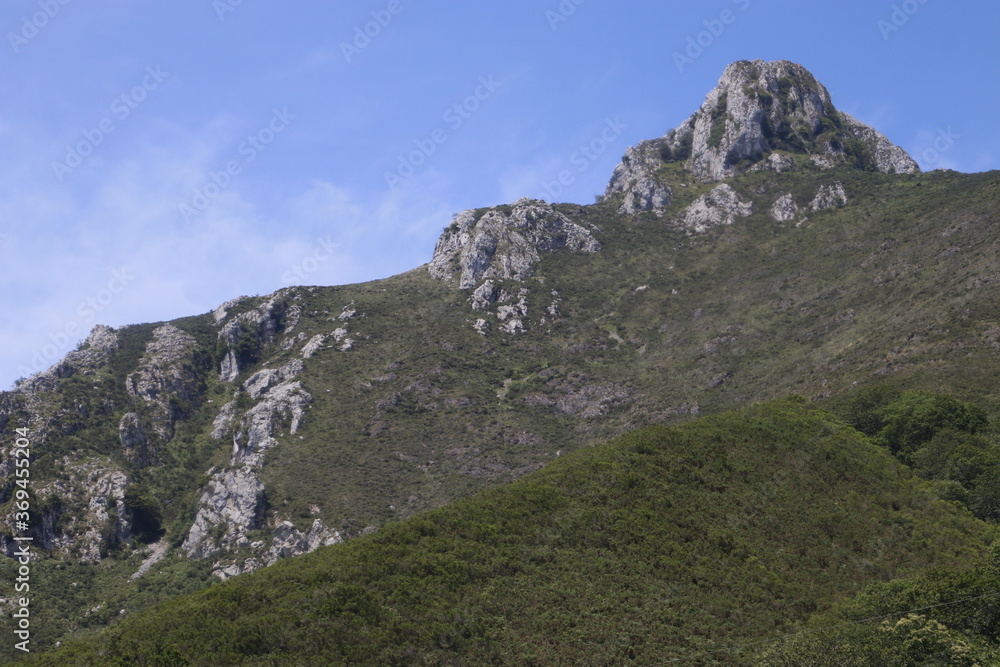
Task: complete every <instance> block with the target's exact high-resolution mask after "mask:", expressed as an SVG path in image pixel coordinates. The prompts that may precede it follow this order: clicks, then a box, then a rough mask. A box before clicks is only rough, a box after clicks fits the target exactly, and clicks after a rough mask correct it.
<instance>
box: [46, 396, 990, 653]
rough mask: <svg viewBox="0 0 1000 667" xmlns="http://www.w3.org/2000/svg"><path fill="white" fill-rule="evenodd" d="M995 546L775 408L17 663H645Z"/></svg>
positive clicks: (589, 465) (801, 411)
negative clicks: (870, 585)
mask: <svg viewBox="0 0 1000 667" xmlns="http://www.w3.org/2000/svg"><path fill="white" fill-rule="evenodd" d="M990 533H991V530H990V529H989V528H987V527H986V526H985V525H984V524H982V523H980V522H977V521H975V520H974V519H972V518H971V517H969V516H968V515H967V514H966V513H962V512H960V511H958V510H956V509H955V508H954V507H953V506H951V505H949V504H947V503H944V502H941V501H939V500H936V499H934V498H933V497H932V494H930V493H929V492H927V491H925V490H924V488H923V487H922V486H921V484H920V483H918V482H917V481H916V480H914V479H913V478H912V477H911V475H910V474H909V472H908V471H907V469H905V468H903V467H901V466H899V465H898V464H896V463H895V462H894V461H892V460H891V458H890V457H889V456H888V455H887V454H886V453H885V452H884V451H883V450H880V449H878V448H876V447H874V446H873V445H871V444H870V443H869V442H868V441H867V440H866V439H865V438H864V437H863V436H861V435H860V434H858V433H857V432H855V431H853V430H852V429H850V428H848V427H846V426H844V425H843V424H841V423H839V422H837V421H836V420H835V419H833V418H832V417H830V416H829V415H828V414H827V413H825V412H823V411H822V410H820V409H818V408H816V407H815V406H813V405H810V404H807V403H805V402H804V401H801V400H799V399H786V400H782V401H778V402H774V403H770V404H759V405H753V406H750V407H747V408H744V409H741V410H739V411H735V412H730V413H725V414H721V415H716V416H712V417H707V418H703V419H699V420H697V421H694V422H690V423H688V424H685V425H681V426H678V427H673V428H666V427H651V428H648V429H645V430H642V431H638V432H634V433H630V434H627V435H625V436H623V437H620V438H618V439H616V440H615V441H613V442H611V443H610V444H607V445H602V446H600V447H596V448H589V449H587V450H584V451H580V452H577V453H576V454H573V455H569V456H565V457H562V458H561V459H559V460H558V461H556V462H554V463H553V464H551V465H549V466H547V467H546V468H545V469H543V470H541V471H539V472H536V473H534V474H532V475H530V476H528V477H527V478H525V479H523V480H521V481H519V482H516V483H514V484H511V485H508V486H505V487H503V488H499V489H494V490H491V491H488V492H485V493H483V494H480V495H478V496H475V497H472V498H469V499H466V500H462V501H459V502H457V503H455V504H453V505H450V506H448V507H445V508H442V509H439V510H434V511H431V512H429V513H425V514H422V515H420V516H417V517H412V518H410V519H407V520H404V521H401V522H397V523H392V524H389V525H387V526H386V527H385V528H384V529H383V530H381V531H380V532H379V533H377V534H375V535H372V536H368V537H362V538H358V539H356V540H353V541H351V542H348V543H346V544H343V545H338V546H336V547H331V548H325V549H321V550H320V551H317V552H315V553H313V554H310V555H307V556H303V557H300V558H296V559H292V560H290V561H285V562H281V563H279V564H277V565H275V566H273V567H271V568H268V569H267V570H264V571H261V572H258V573H254V574H252V575H248V576H244V577H239V578H237V579H234V580H231V581H228V582H225V583H223V584H219V585H216V586H213V587H211V588H210V589H208V590H205V591H201V592H199V593H196V594H194V595H190V596H182V597H178V598H174V599H173V600H171V601H169V602H167V603H166V604H164V605H162V606H160V607H157V608H155V609H154V610H152V611H150V612H147V613H144V614H139V615H136V616H133V617H128V618H125V619H123V620H122V621H121V622H120V623H119V624H118V625H116V626H115V627H113V628H111V629H110V630H109V631H107V632H105V633H104V634H102V635H98V636H96V637H94V638H93V639H89V640H84V641H82V642H81V643H77V644H71V645H69V646H64V647H63V648H62V649H60V650H58V651H56V652H54V653H51V654H49V655H47V656H43V657H41V658H36V659H35V660H34V663H33V664H48V665H72V664H106V665H109V664H119V663H118V662H116V661H117V660H123V661H125V662H123V663H121V664H171V665H173V664H201V665H224V664H236V663H243V662H246V663H248V664H317V663H322V662H329V663H331V664H336V663H339V662H346V661H359V662H365V663H368V664H449V663H450V664H484V663H491V662H492V663H497V664H539V665H541V664H546V665H548V664H574V665H575V664H620V663H623V662H627V661H629V660H632V659H635V660H636V661H638V662H639V663H640V664H650V663H652V662H655V661H664V660H669V659H671V658H675V657H678V658H679V657H686V656H690V655H692V654H696V653H701V652H705V651H712V650H715V649H720V648H725V647H729V646H732V645H735V644H739V643H741V642H744V641H746V640H749V639H754V638H760V637H768V636H771V635H773V634H775V633H778V632H780V631H782V629H784V628H787V627H789V625H790V624H792V623H793V622H794V621H796V620H797V619H800V618H802V617H804V616H806V615H808V614H810V613H811V612H814V611H817V610H822V609H825V608H827V607H828V606H829V605H831V604H833V603H834V602H836V601H837V600H838V599H842V598H843V597H845V596H847V595H850V594H852V593H854V592H856V591H857V590H858V589H859V588H860V587H861V586H862V585H863V584H865V583H868V582H872V581H880V580H887V579H890V578H893V577H896V576H900V575H904V574H907V573H914V572H919V571H922V570H923V569H925V568H926V567H928V566H930V565H932V564H946V565H959V564H961V563H963V562H965V561H967V560H970V559H973V558H976V557H978V556H980V555H981V554H982V553H983V551H984V548H985V544H986V542H987V541H988V539H989V537H990ZM716 659H717V660H718V661H720V663H725V662H726V661H727V660H734V661H737V662H738V661H739V660H738V659H737V657H736V656H735V655H733V654H730V653H718V654H713V655H712V656H711V657H710V658H706V659H705V660H703V662H702V664H712V661H713V660H716ZM742 659H747V656H743V658H742ZM271 661H275V662H271Z"/></svg>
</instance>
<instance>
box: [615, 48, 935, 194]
mask: <svg viewBox="0 0 1000 667" xmlns="http://www.w3.org/2000/svg"><path fill="white" fill-rule="evenodd" d="M776 151H784V152H786V153H792V154H794V153H798V154H808V155H812V156H814V157H819V158H822V160H821V161H817V165H818V166H821V167H824V168H825V166H833V165H835V164H837V163H847V164H853V165H856V166H859V167H863V168H872V169H875V170H877V171H880V172H883V173H887V174H910V173H916V172H918V171H919V170H920V169H919V167H918V166H917V163H916V162H915V161H914V160H913V159H912V158H911V157H910V156H909V155H907V153H906V151H904V150H903V149H902V148H899V147H898V146H895V145H894V144H893V143H892V142H891V141H889V140H888V139H887V138H886V137H884V136H883V135H881V134H880V133H878V132H877V131H875V130H874V129H872V128H871V127H869V126H868V125H865V124H864V123H862V122H860V121H858V120H857V119H855V118H852V117H851V116H849V115H847V114H845V113H842V112H840V111H837V110H836V109H835V108H834V106H833V103H832V102H831V99H830V94H829V92H828V91H827V90H826V88H825V87H823V85H822V84H820V83H819V82H818V81H816V79H815V78H814V77H813V75H812V74H810V73H809V72H808V71H807V70H806V69H805V68H804V67H802V66H801V65H797V64H795V63H792V62H788V61H786V60H780V61H776V62H764V61H763V60H753V61H746V60H743V61H740V62H737V63H733V64H732V65H730V66H729V67H727V68H726V70H725V72H724V73H723V74H722V77H721V78H720V79H719V83H718V86H717V87H716V88H715V89H713V90H712V91H711V92H710V93H709V94H708V96H707V97H706V98H705V101H704V103H703V104H702V106H701V108H700V109H699V110H698V111H696V112H695V113H694V115H692V116H691V117H690V118H688V119H687V120H686V121H685V122H684V123H682V124H681V125H680V126H679V127H677V128H676V129H674V130H671V131H670V132H668V133H667V134H666V135H664V136H663V137H661V138H660V139H655V140H652V141H646V142H642V143H640V144H639V145H638V146H637V147H636V148H634V149H629V151H627V152H626V154H625V158H623V160H622V164H620V165H619V166H618V168H617V169H616V170H615V176H613V177H612V180H611V186H609V189H608V193H609V194H612V193H614V192H626V188H625V187H623V185H622V184H623V183H632V182H634V183H637V184H638V183H640V182H642V180H643V178H651V175H652V174H655V173H656V172H657V170H658V169H659V168H660V166H661V163H662V162H684V163H685V166H686V167H687V168H688V169H689V170H690V171H691V172H692V173H693V174H694V175H695V176H696V177H697V178H699V179H701V180H702V181H705V182H712V181H719V180H722V179H725V178H728V177H729V176H733V175H735V174H738V173H741V172H743V171H747V170H751V169H758V170H759V169H770V170H773V171H778V172H780V171H784V170H787V169H789V168H791V167H792V162H791V160H789V159H788V158H787V156H781V157H774V155H775V154H776ZM779 155H780V154H779ZM659 185H660V186H661V187H662V188H664V190H666V191H667V192H669V188H668V186H667V185H665V184H662V183H660V184H659ZM612 186H613V187H612ZM647 188H648V186H646V185H643V187H641V188H639V192H640V194H641V193H643V192H645V191H646V189H647ZM640 199H641V198H640ZM629 201H630V198H629V197H628V196H626V198H625V202H624V203H623V209H624V207H625V206H626V205H628V204H629ZM623 212H625V211H624V210H623Z"/></svg>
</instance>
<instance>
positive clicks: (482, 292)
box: [469, 280, 499, 310]
mask: <svg viewBox="0 0 1000 667" xmlns="http://www.w3.org/2000/svg"><path fill="white" fill-rule="evenodd" d="M498 297H499V292H498V291H497V287H496V285H495V284H494V283H493V281H492V280H487V281H485V282H483V284H482V285H480V286H479V287H477V288H476V289H475V291H474V292H473V293H472V296H471V297H469V301H470V302H471V303H472V309H473V310H486V309H487V308H489V307H490V306H492V305H493V304H494V303H496V302H497V298H498Z"/></svg>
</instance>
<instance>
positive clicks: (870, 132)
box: [840, 112, 920, 174]
mask: <svg viewBox="0 0 1000 667" xmlns="http://www.w3.org/2000/svg"><path fill="white" fill-rule="evenodd" d="M840 115H841V117H842V118H843V120H844V126H845V128H846V130H847V132H848V133H849V134H851V135H853V136H854V137H856V138H857V139H859V140H861V142H862V144H863V145H864V146H866V147H867V148H868V150H870V151H871V159H872V162H874V164H875V168H876V169H878V170H879V171H881V172H882V173H883V174H915V173H917V172H918V171H920V167H918V166H917V163H916V162H915V161H914V160H913V158H911V157H910V155H909V153H907V152H906V151H904V150H903V149H902V148H900V147H899V146H897V145H895V144H894V143H892V142H891V141H889V139H887V138H886V137H885V136H884V135H883V134H881V133H880V132H878V131H877V130H876V129H875V128H873V127H872V126H870V125H865V124H864V123H862V122H861V121H860V120H858V119H857V118H854V117H853V116H851V115H849V114H846V113H844V112H840Z"/></svg>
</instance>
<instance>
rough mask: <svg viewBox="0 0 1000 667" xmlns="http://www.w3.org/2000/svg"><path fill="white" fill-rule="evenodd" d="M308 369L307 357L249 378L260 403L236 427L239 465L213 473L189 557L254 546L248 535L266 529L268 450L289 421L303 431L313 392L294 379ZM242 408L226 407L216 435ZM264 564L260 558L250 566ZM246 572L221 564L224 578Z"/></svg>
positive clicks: (247, 386)
mask: <svg viewBox="0 0 1000 667" xmlns="http://www.w3.org/2000/svg"><path fill="white" fill-rule="evenodd" d="M303 368H304V364H303V363H302V362H301V361H299V360H298V359H293V360H291V361H289V362H288V363H286V364H285V365H284V366H282V367H281V368H278V369H263V370H261V371H258V372H257V373H254V374H253V375H251V376H250V377H249V378H247V379H246V380H245V381H244V383H243V390H244V391H245V392H246V395H248V396H249V397H250V398H251V399H252V400H256V401H257V402H256V403H255V404H254V405H253V406H252V407H250V408H249V409H248V410H246V411H245V412H244V413H243V415H242V417H241V418H239V422H238V424H237V425H236V427H235V433H234V435H233V453H232V458H231V461H230V463H231V465H232V466H234V468H229V469H225V470H221V471H216V470H210V471H209V473H208V474H209V475H210V481H209V483H208V484H207V485H206V487H205V489H204V491H203V492H202V496H201V500H200V501H199V508H198V513H197V515H196V516H195V520H194V523H193V524H192V526H191V528H190V529H189V531H188V536H187V538H186V539H185V540H184V544H183V545H182V547H181V548H182V549H183V550H184V551H186V552H187V554H188V556H190V557H192V558H207V557H209V556H211V555H212V554H215V553H216V552H218V551H220V550H222V551H226V552H229V551H233V550H236V549H240V548H244V547H248V546H250V541H249V539H248V538H247V533H248V532H249V531H251V530H254V529H256V528H259V527H260V525H259V524H260V520H261V516H262V515H263V513H264V503H263V500H264V485H263V483H261V481H260V477H259V475H260V468H261V466H262V465H263V462H264V454H265V453H266V452H267V451H268V450H269V449H271V448H272V447H274V446H276V445H277V444H278V441H277V439H276V438H275V437H274V434H275V432H276V431H277V430H278V429H279V428H281V427H283V426H285V425H287V427H288V432H289V434H294V433H296V432H297V431H298V429H299V427H300V426H301V424H302V420H303V418H304V416H305V410H306V407H307V406H308V405H309V403H310V401H312V396H310V395H309V393H308V392H306V391H305V390H303V389H302V385H301V384H300V383H299V382H297V381H294V378H295V377H296V376H297V375H298V374H299V373H300V372H302V369H303ZM236 406H237V402H236V401H233V402H231V403H227V404H226V405H225V406H223V408H222V410H221V411H220V412H219V415H218V416H217V417H216V418H215V421H214V423H213V425H212V426H213V431H212V436H213V437H215V438H216V439H219V438H221V437H222V436H223V435H224V434H225V433H226V432H227V431H228V430H229V429H230V428H231V427H233V425H234V423H236V421H237V419H238V415H239V412H240V410H239V409H238V408H237V407H236ZM220 534H221V537H220ZM245 565H246V564H244V566H245ZM258 565H259V563H258V562H257V561H254V562H253V563H251V564H250V569H253V568H255V567H257V566H258ZM233 567H236V570H233ZM242 571H244V570H243V569H241V568H240V567H237V566H233V565H219V567H218V568H216V572H217V573H218V574H220V576H222V577H223V578H225V576H231V575H232V574H234V573H235V574H239V573H240V572H242ZM247 571H249V570H247Z"/></svg>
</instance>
